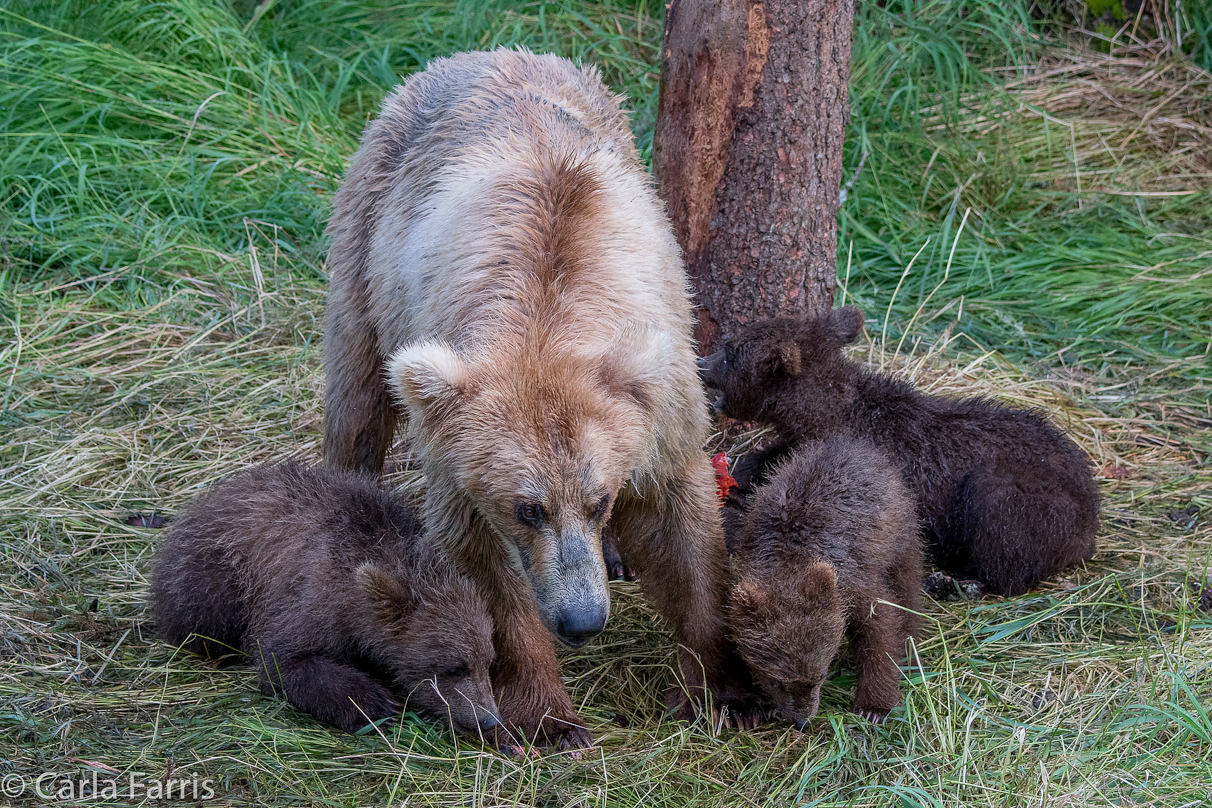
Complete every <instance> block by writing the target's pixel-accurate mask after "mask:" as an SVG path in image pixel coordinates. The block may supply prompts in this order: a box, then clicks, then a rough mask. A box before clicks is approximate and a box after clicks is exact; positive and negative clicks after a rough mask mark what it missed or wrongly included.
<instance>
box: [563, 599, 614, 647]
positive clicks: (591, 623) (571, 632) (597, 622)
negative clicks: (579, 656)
mask: <svg viewBox="0 0 1212 808" xmlns="http://www.w3.org/2000/svg"><path fill="white" fill-rule="evenodd" d="M604 628H606V615H605V613H604V612H602V611H601V610H597V609H578V610H575V611H569V612H565V613H564V614H562V615H560V619H559V622H558V623H557V624H556V631H557V632H558V633H559V635H560V641H561V642H563V643H564V644H565V645H568V646H571V647H572V648H580V647H581V646H582V645H584V644H585V643H587V642H589V641H590V640H591V639H593V638H594V637H596V636H598V635H599V634H601V633H602V629H604Z"/></svg>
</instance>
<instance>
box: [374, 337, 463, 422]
mask: <svg viewBox="0 0 1212 808" xmlns="http://www.w3.org/2000/svg"><path fill="white" fill-rule="evenodd" d="M387 373H388V377H389V381H390V383H391V386H392V387H393V388H395V391H396V394H397V395H399V397H400V401H401V402H403V403H404V405H405V406H406V407H407V408H408V410H409V411H410V413H411V414H412V415H414V416H418V417H420V418H422V419H424V417H425V415H426V414H427V413H428V412H430V411H431V410H433V409H434V408H435V407H437V406H440V405H443V404H446V405H449V404H452V403H454V402H455V401H457V400H458V398H459V397H460V396H461V395H462V394H463V393H465V392H466V388H467V383H468V368H467V364H466V363H465V362H464V361H463V360H462V358H460V357H459V355H458V354H457V353H455V352H454V351H453V350H451V349H450V346H449V345H447V344H446V343H444V342H418V343H413V344H412V345H405V346H404V347H403V348H401V349H400V350H398V351H396V352H395V355H394V356H392V357H391V359H390V360H389V361H388V365H387Z"/></svg>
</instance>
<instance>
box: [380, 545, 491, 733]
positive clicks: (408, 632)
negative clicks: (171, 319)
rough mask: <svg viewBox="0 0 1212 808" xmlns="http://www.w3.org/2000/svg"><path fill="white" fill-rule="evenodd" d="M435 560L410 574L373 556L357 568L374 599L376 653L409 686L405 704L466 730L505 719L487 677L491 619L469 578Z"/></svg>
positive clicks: (474, 730)
mask: <svg viewBox="0 0 1212 808" xmlns="http://www.w3.org/2000/svg"><path fill="white" fill-rule="evenodd" d="M448 564H449V562H446V561H445V560H435V561H434V562H433V565H432V567H431V569H429V570H422V571H420V573H419V574H417V573H416V572H414V573H411V574H408V576H407V578H406V577H405V575H403V574H401V573H399V572H391V571H388V570H384V569H382V568H380V567H378V566H377V565H374V564H372V563H366V564H363V565H362V566H361V567H359V568H358V570H357V573H356V575H357V578H358V582H359V583H360V584H361V586H362V588H363V590H364V591H365V592H366V594H367V597H368V598H369V599H370V602H371V608H372V613H373V614H374V616H375V620H376V621H377V622H376V624H375V628H376V631H377V632H378V634H379V635H380V636H379V637H378V647H379V649H380V650H379V653H381V655H382V656H383V658H384V659H383V661H384V662H385V663H386V667H387V668H388V669H389V670H390V671H391V673H392V675H393V676H394V677H395V679H396V682H397V684H399V685H400V686H401V687H402V688H404V689H405V691H406V702H405V706H406V707H407V708H408V709H411V710H415V711H416V712H419V713H423V714H425V715H429V716H432V717H434V718H438V719H441V720H445V721H446V722H447V723H449V724H450V726H451V727H452V728H453V729H454V730H455V731H456V732H459V733H461V734H464V735H473V736H476V735H484V734H486V733H489V732H491V731H492V730H494V729H495V728H496V727H497V726H498V725H499V724H500V723H501V715H500V713H499V712H498V711H497V703H496V699H495V698H494V696H493V693H492V684H491V682H490V681H489V669H490V668H491V667H492V663H493V660H494V659H495V653H494V651H493V645H492V628H493V627H492V618H491V617H489V615H488V609H487V607H486V606H485V604H484V601H483V599H482V598H481V597H480V596H479V594H478V593H477V592H476V590H475V587H474V586H473V585H472V583H471V582H470V581H469V580H467V579H466V578H463V577H462V576H460V575H458V574H457V573H455V572H454V570H453V568H448V566H447V565H448Z"/></svg>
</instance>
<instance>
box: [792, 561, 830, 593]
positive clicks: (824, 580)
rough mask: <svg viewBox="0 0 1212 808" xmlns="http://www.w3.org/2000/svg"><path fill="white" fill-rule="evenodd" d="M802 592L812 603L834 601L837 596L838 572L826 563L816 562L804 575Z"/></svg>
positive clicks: (810, 565) (809, 566)
mask: <svg viewBox="0 0 1212 808" xmlns="http://www.w3.org/2000/svg"><path fill="white" fill-rule="evenodd" d="M802 576H803V578H802V580H801V584H800V586H801V591H802V592H803V594H804V597H806V598H808V599H809V600H812V601H819V600H832V599H833V598H834V596H835V595H836V594H837V570H835V569H834V568H833V565H832V564H829V563H827V562H825V561H814V562H812V563H811V564H809V565H808V567H807V568H806V569H805V570H804V571H803V573H802Z"/></svg>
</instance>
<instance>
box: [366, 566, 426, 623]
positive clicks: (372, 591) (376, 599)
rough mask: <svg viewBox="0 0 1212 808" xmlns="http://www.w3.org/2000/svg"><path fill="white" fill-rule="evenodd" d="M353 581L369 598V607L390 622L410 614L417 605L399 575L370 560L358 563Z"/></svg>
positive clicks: (381, 618) (379, 616)
mask: <svg viewBox="0 0 1212 808" xmlns="http://www.w3.org/2000/svg"><path fill="white" fill-rule="evenodd" d="M354 581H355V582H356V583H357V585H358V586H359V587H360V588H361V589H362V591H363V592H364V593H366V597H367V598H369V599H370V605H371V609H373V610H374V614H375V616H376V617H378V618H379V619H380V620H382V621H384V622H392V621H394V620H398V619H400V618H401V617H403V616H405V615H408V614H410V613H411V612H413V611H414V610H415V609H416V607H417V598H416V596H415V595H414V594H413V592H412V590H411V589H409V588H408V587H407V586H405V584H404V582H403V581H401V580H400V579H399V577H397V576H395V575H392V574H391V573H390V572H388V571H387V570H385V569H383V568H382V567H380V566H379V565H378V564H375V563H374V562H372V561H366V562H363V563H362V564H360V565H358V568H357V569H356V570H354Z"/></svg>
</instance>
